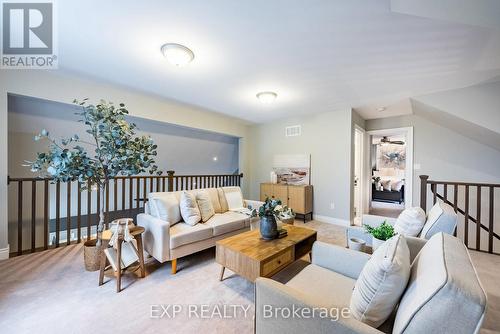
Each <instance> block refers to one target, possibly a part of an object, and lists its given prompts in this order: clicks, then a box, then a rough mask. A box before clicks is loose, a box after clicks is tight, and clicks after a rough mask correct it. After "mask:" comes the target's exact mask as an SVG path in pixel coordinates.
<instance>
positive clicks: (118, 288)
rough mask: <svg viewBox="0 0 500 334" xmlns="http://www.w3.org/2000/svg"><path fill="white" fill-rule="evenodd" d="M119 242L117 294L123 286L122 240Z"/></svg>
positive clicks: (117, 251)
mask: <svg viewBox="0 0 500 334" xmlns="http://www.w3.org/2000/svg"><path fill="white" fill-rule="evenodd" d="M117 242H118V245H116V266H117V271H116V273H117V277H116V292H120V291H121V285H122V240H121V239H118V241H117Z"/></svg>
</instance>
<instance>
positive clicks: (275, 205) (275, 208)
mask: <svg viewBox="0 0 500 334" xmlns="http://www.w3.org/2000/svg"><path fill="white" fill-rule="evenodd" d="M282 209H283V207H282V205H281V200H279V199H274V198H269V197H266V200H265V201H264V204H263V205H262V206H261V207H260V208H259V217H260V234H261V236H262V239H264V240H273V239H276V237H278V224H277V223H276V214H278V213H279V212H281V210H282Z"/></svg>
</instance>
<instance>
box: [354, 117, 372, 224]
mask: <svg viewBox="0 0 500 334" xmlns="http://www.w3.org/2000/svg"><path fill="white" fill-rule="evenodd" d="M356 131H359V132H360V136H361V138H360V140H359V146H360V147H359V150H360V153H359V158H360V160H361V161H359V164H360V170H361V171H360V175H359V179H358V189H359V199H358V202H359V203H354V201H353V203H352V206H351V212H352V211H353V209H354V207H356V204H360V205H359V207H358V208H357V209H358V210H357V212H356V213H357V215H354V216H353V219H355V218H357V217H360V218H361V217H362V216H363V214H364V213H365V211H366V210H367V208H365V198H364V196H363V195H364V193H365V192H366V189H367V188H366V182H365V174H366V171H365V161H366V156H365V136H366V131H365V129H363V128H362V127H360V126H359V125H357V124H354V147H353V149H354V166H353V169H354V171H353V172H354V173H353V174H354V175H353V176H355V175H356V170H355V169H356V168H355V166H356V158H357V157H356ZM370 184H371V183H370ZM353 191H355V189H354V180H353ZM354 197H355V196H354V195H353V198H354Z"/></svg>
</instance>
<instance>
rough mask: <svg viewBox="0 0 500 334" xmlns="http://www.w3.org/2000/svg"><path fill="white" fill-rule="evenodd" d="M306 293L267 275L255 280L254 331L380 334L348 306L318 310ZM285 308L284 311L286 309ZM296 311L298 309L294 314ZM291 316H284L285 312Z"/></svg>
mask: <svg viewBox="0 0 500 334" xmlns="http://www.w3.org/2000/svg"><path fill="white" fill-rule="evenodd" d="M320 308H323V310H324V305H315V303H314V301H313V300H312V299H311V298H310V297H309V296H308V295H307V294H305V293H302V292H301V291H298V290H296V289H293V288H291V287H289V286H286V285H284V284H281V283H279V282H276V281H273V280H271V279H268V278H262V277H260V278H257V280H256V281H255V333H257V334H267V333H278V334H280V333H283V334H285V333H286V334H294V333H297V334H298V333H300V334H302V333H342V334H354V333H366V334H372V333H373V334H380V333H382V332H381V331H379V330H377V329H375V328H372V327H370V326H368V325H366V324H364V323H362V322H360V321H358V320H356V319H354V318H353V317H352V316H351V315H350V312H349V308H348V306H345V308H341V307H339V308H328V309H327V312H328V316H326V315H325V313H324V312H323V313H321V312H320V311H319V309H320ZM283 310H285V311H283ZM294 310H298V312H296V313H294ZM288 311H290V313H289V316H283V314H287V315H288ZM297 315H298V316H297Z"/></svg>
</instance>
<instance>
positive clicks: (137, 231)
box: [99, 226, 146, 292]
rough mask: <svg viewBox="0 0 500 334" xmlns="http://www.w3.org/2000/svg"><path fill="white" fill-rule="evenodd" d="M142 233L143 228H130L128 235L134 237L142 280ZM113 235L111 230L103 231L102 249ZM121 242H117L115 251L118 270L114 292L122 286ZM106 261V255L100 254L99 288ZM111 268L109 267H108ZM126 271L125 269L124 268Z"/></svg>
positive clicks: (118, 290)
mask: <svg viewBox="0 0 500 334" xmlns="http://www.w3.org/2000/svg"><path fill="white" fill-rule="evenodd" d="M142 233H144V227H142V226H131V227H130V234H131V235H132V236H133V237H134V239H135V240H136V241H137V253H138V254H137V255H138V257H139V268H140V270H141V276H140V277H141V278H144V276H145V275H146V273H145V270H144V250H143V246H142ZM112 235H113V232H111V230H105V231H104V232H103V233H102V245H103V249H106V248H107V247H108V245H109V240H110V239H111V236H112ZM122 241H123V239H119V240H118V245H117V247H116V248H117V249H116V263H117V264H118V270H117V271H116V292H120V291H121V284H122V270H123V269H121V251H122ZM107 263H108V259H107V257H106V254H104V252H102V254H101V263H100V271H99V286H101V285H102V284H103V283H104V271H106V269H107V267H106V265H107ZM110 266H111V265H110ZM124 269H126V268H124Z"/></svg>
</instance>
